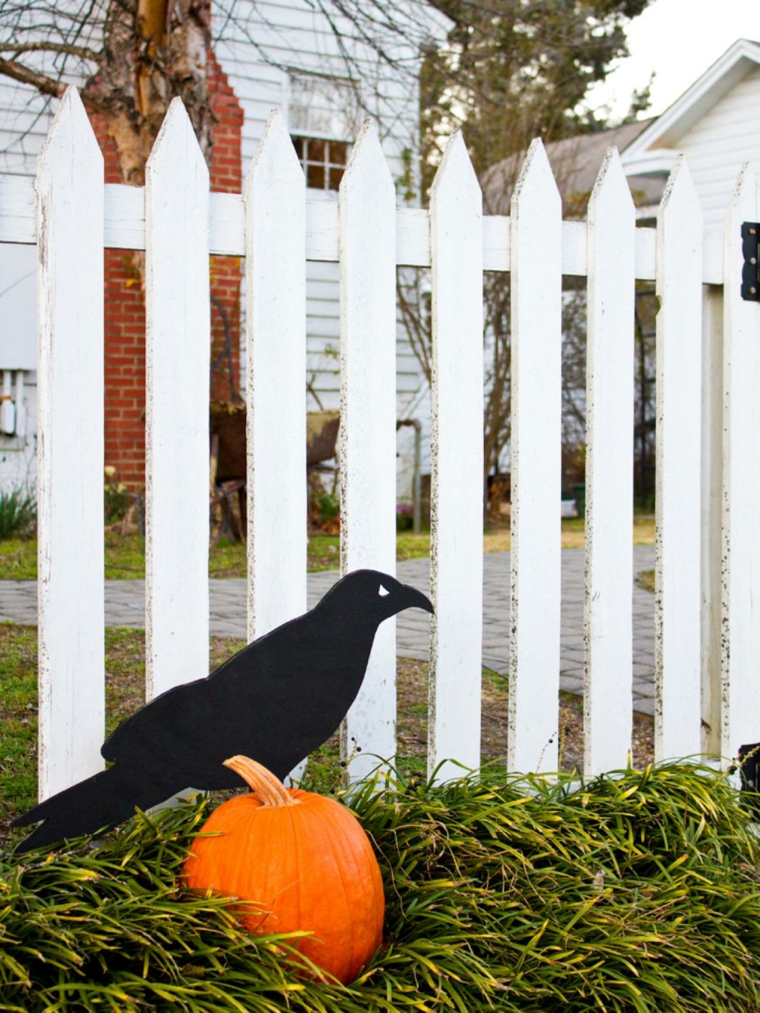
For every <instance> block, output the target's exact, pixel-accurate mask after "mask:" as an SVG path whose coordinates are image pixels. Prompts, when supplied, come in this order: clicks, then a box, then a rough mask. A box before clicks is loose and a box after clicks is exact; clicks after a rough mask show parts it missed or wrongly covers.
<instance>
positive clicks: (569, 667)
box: [0, 545, 654, 714]
mask: <svg viewBox="0 0 760 1013" xmlns="http://www.w3.org/2000/svg"><path fill="white" fill-rule="evenodd" d="M483 561H484V578H483V592H484V594H483V601H484V605H483V664H484V665H487V666H488V667H489V668H492V669H494V670H495V671H497V672H500V673H502V674H506V673H507V671H508V670H509V613H510V589H509V553H508V552H493V553H487V554H486V555H485V556H484V557H483ZM653 567H654V546H651V545H636V546H634V572H635V573H638V572H639V571H640V570H651V569H652V568H653ZM583 568H584V560H583V549H563V550H562V630H561V644H560V685H561V687H562V689H564V690H567V691H568V692H570V693H582V692H583V584H584V574H583ZM397 574H398V578H399V580H402V581H404V582H405V583H407V584H413V585H414V586H415V587H418V588H419V589H420V590H421V591H427V590H428V589H429V575H430V561H429V560H428V559H409V560H407V561H406V562H404V563H399V564H398V568H397ZM337 579H338V573H337V571H336V570H326V571H323V572H322V573H310V574H309V579H308V594H309V607H311V606H312V605H315V604H316V602H317V601H319V599H320V598H321V597H322V595H323V594H324V593H325V592H326V591H327V590H328V588H330V587H331V586H332V584H333V583H334V582H335V581H336V580H337ZM209 584H210V589H211V632H212V633H215V634H217V635H220V636H233V637H241V638H243V637H245V626H246V619H245V603H246V593H245V581H244V580H242V579H233V580H211V581H210V582H209ZM0 620H10V621H12V622H18V623H30V624H32V623H36V622H37V585H36V583H35V582H34V581H11V580H4V581H0ZM106 623H107V625H109V626H135V627H141V626H144V624H145V588H144V583H143V581H141V580H109V581H107V582H106ZM428 626H429V617H428V616H427V614H426V613H424V612H421V611H419V610H416V609H415V610H413V611H409V612H403V613H401V615H400V616H399V617H398V619H397V644H398V653H399V655H400V656H401V657H405V658H419V659H421V660H427V656H428ZM633 680H634V686H633V706H634V709H635V710H638V711H643V712H644V713H646V714H653V713H654V595H652V594H651V593H650V592H649V591H644V590H643V589H642V588H640V587H638V586H636V585H634V587H633Z"/></svg>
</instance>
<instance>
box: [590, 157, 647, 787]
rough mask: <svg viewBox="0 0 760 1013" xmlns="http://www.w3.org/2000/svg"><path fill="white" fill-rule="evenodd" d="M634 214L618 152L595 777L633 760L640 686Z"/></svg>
mask: <svg viewBox="0 0 760 1013" xmlns="http://www.w3.org/2000/svg"><path fill="white" fill-rule="evenodd" d="M634 229H635V217H634V207H633V201H632V200H631V192H630V190H629V188H628V183H627V180H626V178H625V174H624V173H623V167H622V165H621V162H620V156H619V155H618V153H617V149H614V148H613V149H612V150H611V151H609V152H608V153H607V157H606V158H605V160H604V162H603V164H602V168H601V170H600V172H599V178H598V179H597V181H596V185H595V186H594V190H593V192H592V194H591V200H590V201H589V207H588V264H589V274H588V343H587V351H586V525H585V527H586V588H585V599H584V604H585V609H584V634H585V654H586V666H585V687H584V727H585V759H584V772H585V774H586V776H592V777H593V776H594V775H596V774H600V773H602V772H603V771H605V770H613V769H615V768H616V767H622V766H625V764H626V762H627V760H628V753H629V750H630V748H631V729H632V714H631V708H632V689H633V668H632V661H633V656H632V655H633V646H632V645H633V623H632V597H633V595H632V588H633V545H632V544H631V529H632V526H633V352H634V347H633V339H634V329H633V326H632V321H633V314H634V257H635V253H636V250H635V245H634V240H635V233H634Z"/></svg>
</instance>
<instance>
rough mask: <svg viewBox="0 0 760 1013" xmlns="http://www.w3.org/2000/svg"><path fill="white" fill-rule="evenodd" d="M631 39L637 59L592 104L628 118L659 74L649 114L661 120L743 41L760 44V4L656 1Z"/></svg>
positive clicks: (755, 0) (598, 90) (623, 65)
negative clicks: (638, 95) (636, 98)
mask: <svg viewBox="0 0 760 1013" xmlns="http://www.w3.org/2000/svg"><path fill="white" fill-rule="evenodd" d="M627 34H628V48H629V50H630V53H631V55H630V56H629V57H628V58H627V59H625V60H621V61H620V63H619V65H618V66H617V68H616V69H615V70H613V72H612V73H611V74H610V75H609V76H608V77H607V80H606V81H604V82H603V83H602V84H601V85H597V86H596V87H595V88H594V89H593V91H592V92H590V93H589V105H590V106H591V107H592V108H595V107H597V106H600V105H608V106H610V107H611V109H612V115H613V117H614V118H616V119H617V118H620V117H622V116H624V115H625V114H626V112H627V111H628V109H629V107H630V102H631V95H632V93H633V90H634V88H636V89H641V88H644V87H645V86H646V84H647V82H648V81H649V76H650V74H651V73H652V71H655V72H656V76H655V80H654V84H653V86H652V105H651V108H650V109H649V111H648V112H646V113H644V114H643V115H644V116H658V115H659V114H660V113H662V112H664V111H665V109H667V108H668V106H669V105H670V104H671V103H672V102H674V101H675V99H677V98H678V96H679V95H681V94H682V93H683V92H684V91H685V90H686V89H687V88H688V87H689V85H691V84H693V82H694V81H695V80H696V79H697V78H698V77H699V76H700V75H701V74H703V73H704V71H705V70H707V68H708V67H709V66H710V64H711V63H713V62H714V61H715V60H717V58H718V57H719V56H721V54H722V53H724V52H725V51H726V50H727V49H728V47H729V46H730V45H731V44H732V43H733V42H735V41H736V40H737V39H739V38H745V39H752V40H754V41H758V42H760V0H654V2H653V3H652V4H651V5H650V6H649V7H648V8H647V9H646V10H645V11H644V13H643V14H642V15H640V16H639V17H638V18H634V20H633V21H632V22H631V23H630V26H629V28H628V33H627Z"/></svg>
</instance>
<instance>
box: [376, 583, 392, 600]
mask: <svg viewBox="0 0 760 1013" xmlns="http://www.w3.org/2000/svg"><path fill="white" fill-rule="evenodd" d="M377 593H378V594H379V595H380V597H381V598H385V596H386V595H387V594H390V591H389V590H388V588H387V587H383V585H382V584H381V585H380V587H379V588H378V589H377Z"/></svg>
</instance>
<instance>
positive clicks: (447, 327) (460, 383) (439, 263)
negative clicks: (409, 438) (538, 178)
mask: <svg viewBox="0 0 760 1013" xmlns="http://www.w3.org/2000/svg"><path fill="white" fill-rule="evenodd" d="M482 213H483V200H482V196H481V193H480V187H479V185H478V181H477V177H476V176H475V172H474V170H473V168H472V164H471V163H470V158H469V155H468V154H467V148H466V147H465V144H464V141H463V140H462V135H461V134H460V133H458V132H457V133H456V134H454V136H453V137H452V138H451V140H450V141H449V143H448V145H447V146H446V151H445V152H444V156H443V160H442V161H441V165H440V168H439V169H438V172H437V173H436V176H435V180H434V182H433V186H432V189H431V191H430V224H431V259H432V287H433V289H432V309H433V372H432V376H433V383H432V391H431V400H432V421H431V465H432V475H431V559H430V586H431V592H432V601H433V605H434V607H435V616H434V618H433V620H432V623H431V630H430V691H429V692H430V718H429V726H428V727H429V732H428V773H429V775H432V774H433V772H434V771H435V770H436V768H437V767H438V765H439V764H443V766H442V767H441V769H440V770H439V771H438V775H437V776H438V777H439V778H441V779H446V778H447V777H456V776H458V775H461V773H462V771H461V768H459V767H456V766H455V765H454V764H452V763H451V762H450V761H452V760H454V761H457V762H458V763H460V764H463V765H464V766H465V767H471V768H475V767H478V766H480V695H481V686H480V683H481V675H480V673H481V654H482V641H483V539H482V535H481V530H482V526H483V238H482V224H481V223H482ZM444 761H447V762H445V763H444Z"/></svg>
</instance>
